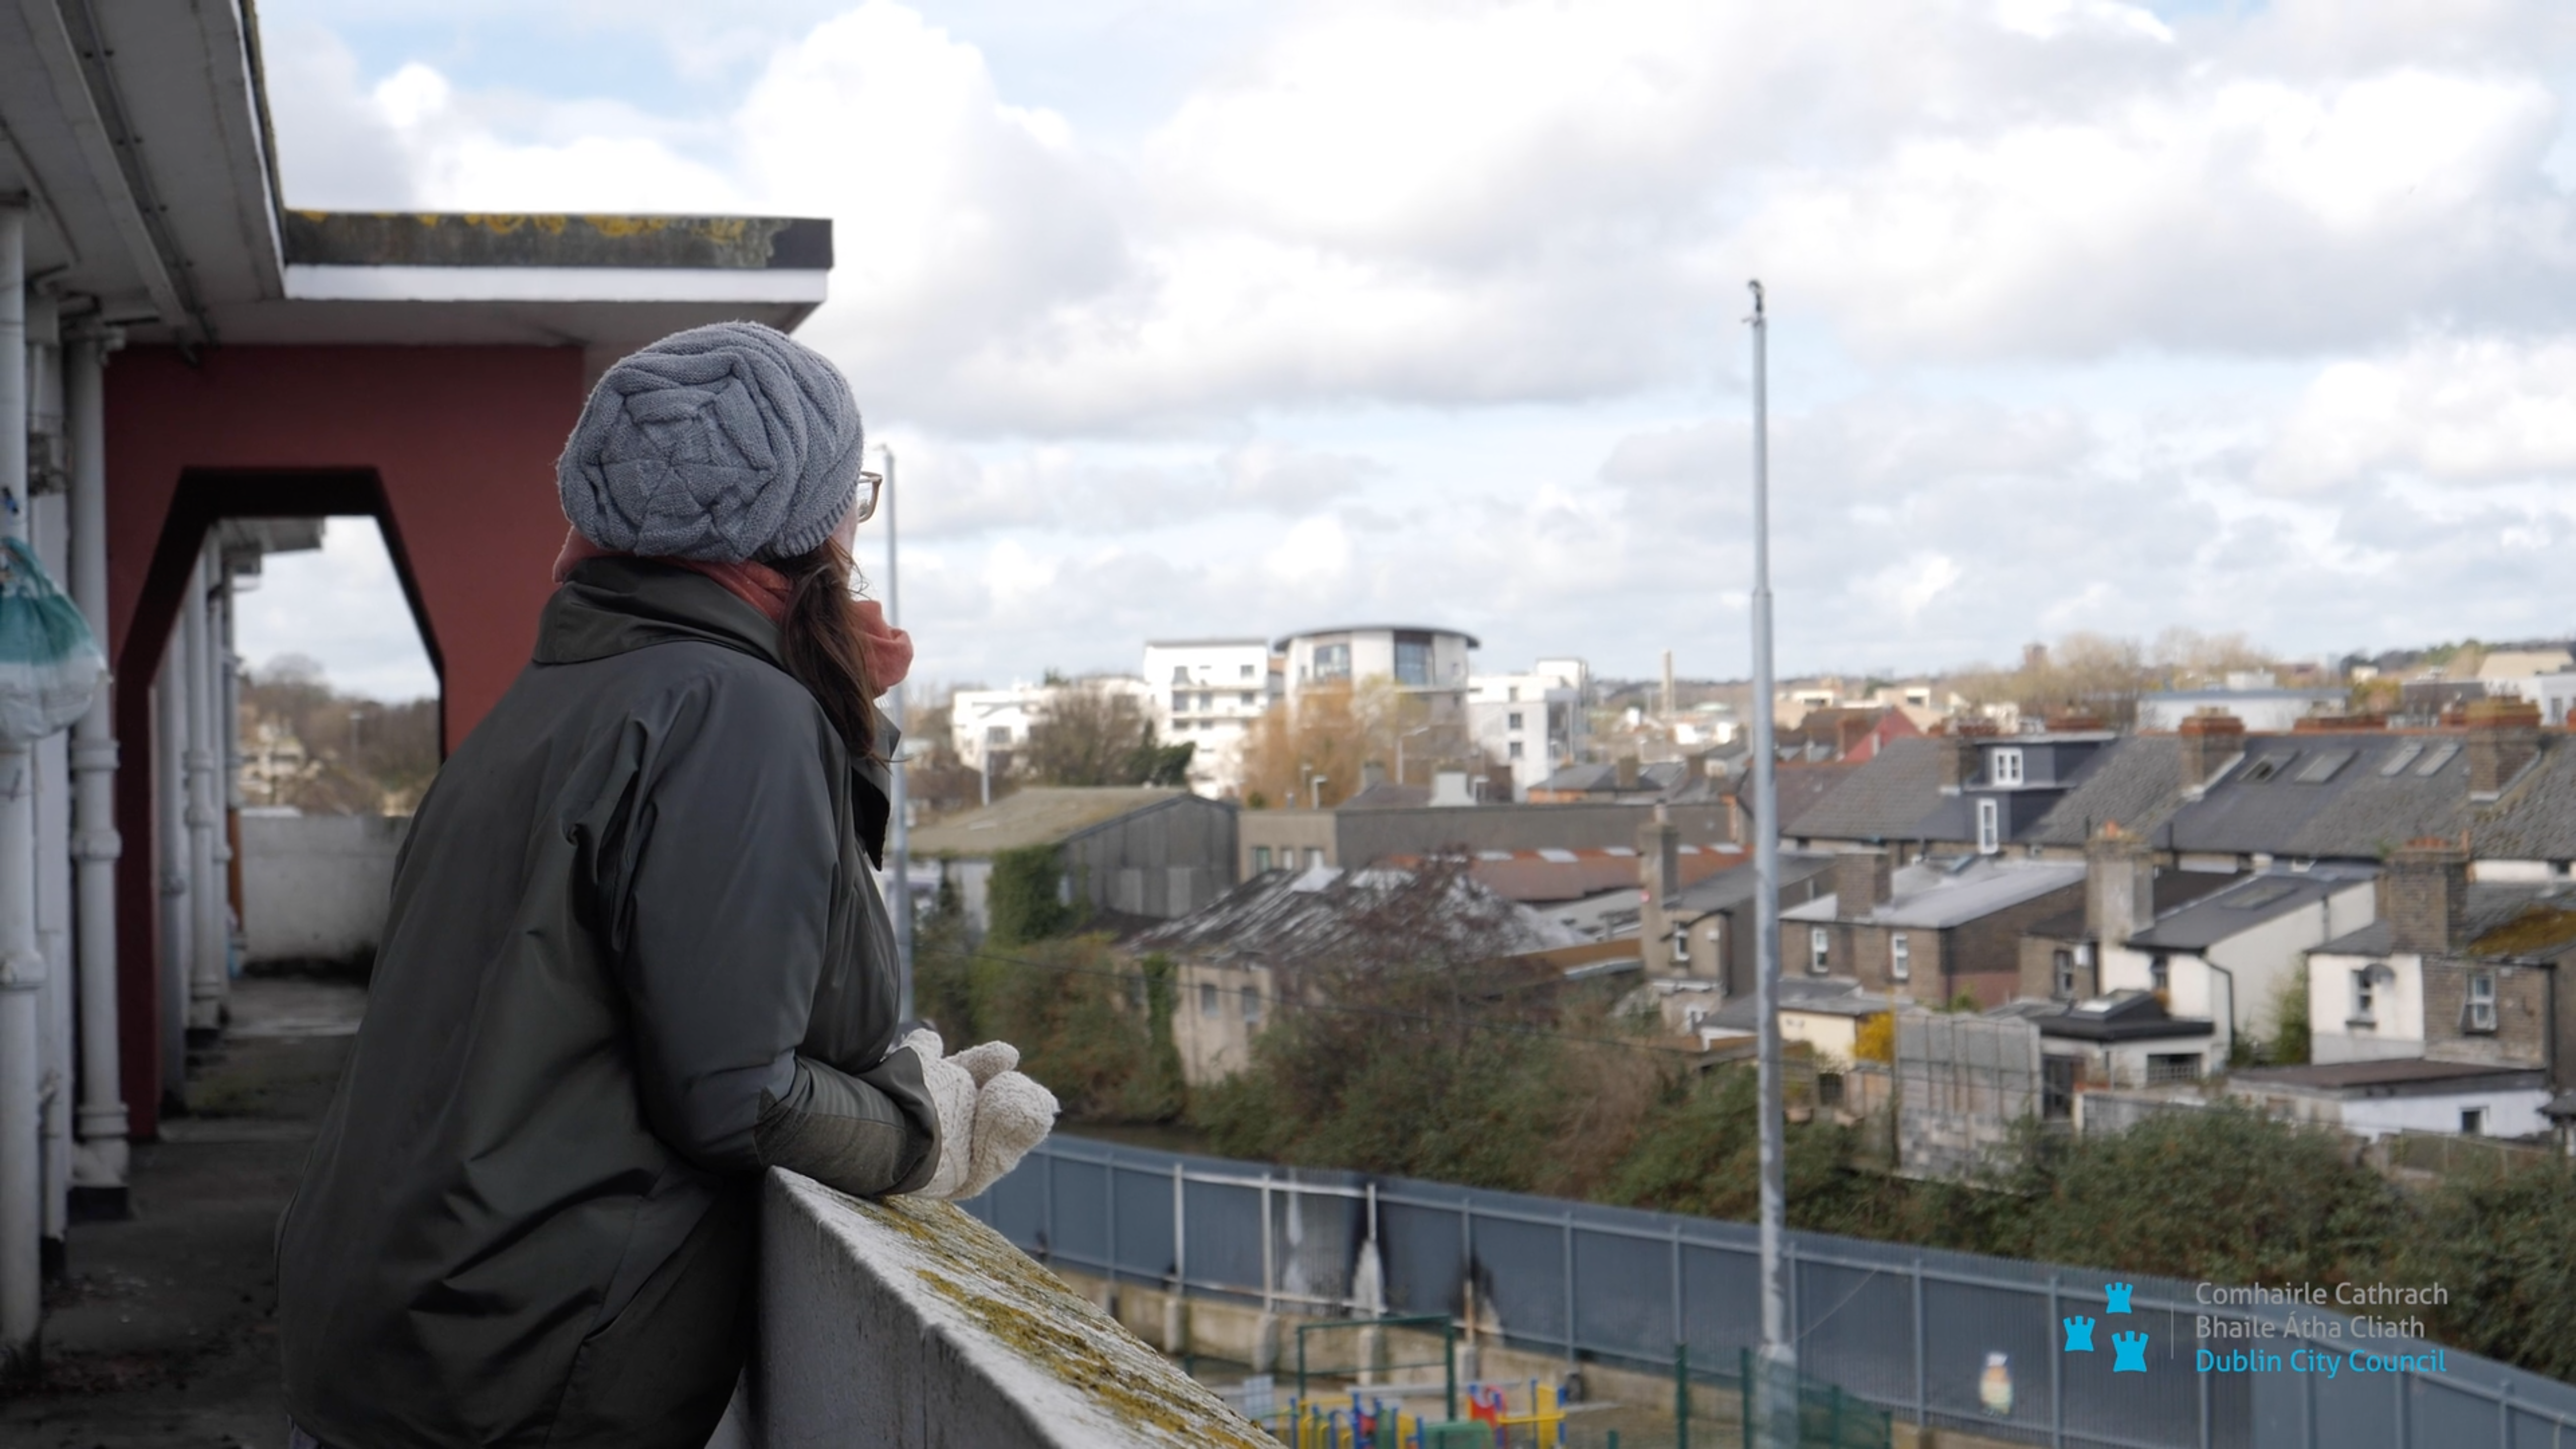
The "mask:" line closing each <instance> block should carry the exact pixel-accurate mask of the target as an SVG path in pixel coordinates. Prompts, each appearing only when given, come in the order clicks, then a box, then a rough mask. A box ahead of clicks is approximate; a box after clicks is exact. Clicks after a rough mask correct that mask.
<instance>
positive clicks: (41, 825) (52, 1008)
mask: <svg viewBox="0 0 2576 1449" xmlns="http://www.w3.org/2000/svg"><path fill="white" fill-rule="evenodd" d="M47 320H48V321H51V320H52V319H50V318H48V319H47ZM44 340H45V343H46V345H44V346H42V347H33V348H29V349H28V356H29V358H30V359H31V361H32V363H33V365H34V366H36V367H39V368H42V369H43V372H42V374H41V376H40V377H39V379H38V380H37V381H36V382H34V383H32V384H31V386H34V387H35V388H36V390H37V395H38V396H39V397H41V398H44V399H45V400H46V402H47V403H48V404H49V405H50V410H51V413H52V416H51V417H50V418H48V419H47V420H46V422H47V424H48V425H49V426H48V428H47V429H46V431H47V432H48V441H49V442H50V443H51V444H52V446H53V462H54V465H55V467H54V469H53V470H51V471H50V472H49V476H48V478H47V479H46V482H45V484H44V485H42V486H43V487H44V488H45V491H44V492H43V493H41V494H39V495H38V496H37V497H36V498H35V500H34V503H33V509H32V513H31V516H30V519H29V522H30V524H31V529H30V531H31V532H32V533H33V534H34V535H35V541H36V556H37V557H38V558H40V559H42V560H44V564H45V572H46V573H48V574H51V575H52V576H53V577H54V579H55V580H56V581H57V583H59V582H60V581H61V579H62V578H63V576H64V574H65V572H66V571H67V564H68V562H69V560H68V559H67V558H66V557H65V549H64V543H65V534H66V533H67V532H68V529H69V523H70V518H69V514H70V509H69V506H68V505H69V500H68V499H66V498H65V497H64V496H63V488H62V484H63V475H62V474H61V472H60V471H59V469H60V462H61V456H62V455H61V451H60V449H61V439H62V434H63V418H62V397H63V351H62V345H61V343H62V337H61V333H60V331H59V329H58V328H48V329H47V336H46V337H45V339H44ZM35 756H36V948H37V950H38V951H39V952H41V953H42V954H43V956H44V958H45V991H44V1011H43V1016H42V1030H43V1032H44V1038H45V1051H44V1057H43V1072H44V1081H43V1088H42V1090H43V1093H44V1114H45V1127H44V1159H43V1161H44V1183H45V1206H44V1213H45V1252H46V1260H45V1262H46V1268H47V1271H48V1272H59V1271H60V1268H61V1262H62V1260H61V1257H60V1254H61V1252H62V1246H63V1234H64V1231H65V1229H66V1227H67V1226H68V1224H69V1222H70V1219H71V1167H72V1070H73V1063H72V993H73V991H74V989H75V987H76V986H77V984H78V982H77V978H76V977H75V976H74V974H73V971H72V771H71V739H70V737H69V736H67V735H65V734H62V733H59V732H58V733H55V734H50V735H47V736H45V737H44V738H43V739H42V740H39V741H37V742H36V746H35Z"/></svg>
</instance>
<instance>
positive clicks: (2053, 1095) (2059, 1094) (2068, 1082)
mask: <svg viewBox="0 0 2576 1449" xmlns="http://www.w3.org/2000/svg"><path fill="white" fill-rule="evenodd" d="M2082 1066H2083V1063H2081V1062H2079V1061H2077V1060H2076V1059H2075V1058H2073V1057H2042V1058H2040V1059H2039V1081H2040V1099H2039V1103H2040V1105H2039V1115H2040V1116H2041V1117H2042V1118H2044V1119H2045V1120H2048V1121H2051V1122H2064V1121H2067V1120H2069V1119H2071V1118H2073V1117H2074V1115H2075V1080H2076V1075H2077V1072H2078V1071H2079V1070H2080V1069H2081V1068H2082Z"/></svg>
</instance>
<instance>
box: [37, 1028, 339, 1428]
mask: <svg viewBox="0 0 2576 1449" xmlns="http://www.w3.org/2000/svg"><path fill="white" fill-rule="evenodd" d="M365 1000H366V998H365V993H364V992H363V991H361V990H360V989H359V988H358V987H356V986H354V985H350V984H346V983H343V982H336V981H326V980H316V979H312V978H300V977H281V978H265V977H248V978H245V979H243V980H241V981H237V982H235V983H234V985H233V998H232V1007H231V1011H232V1022H231V1026H230V1029H229V1030H228V1031H227V1032H226V1034H225V1037H224V1040H223V1042H222V1043H221V1044H220V1045H219V1046H216V1047H214V1048H212V1049H209V1050H207V1051H204V1052H200V1053H195V1054H193V1055H194V1070H193V1071H192V1072H191V1076H190V1081H189V1088H188V1095H189V1101H190V1106H191V1112H190V1115H188V1116H186V1117H179V1118H173V1119H169V1120H167V1121H165V1122H164V1123H163V1124H162V1127H163V1130H162V1140H161V1141H159V1142H157V1143H151V1144H145V1145H138V1146H137V1147H136V1148H135V1151H134V1165H133V1170H132V1173H131V1177H130V1181H131V1185H132V1198H133V1205H134V1213H133V1217H132V1218H131V1219H130V1220H128V1221H125V1222H121V1223H85V1224H75V1225H74V1226H73V1227H72V1229H71V1231H70V1233H69V1235H68V1239H67V1242H66V1255H65V1256H66V1259H67V1271H66V1273H65V1276H64V1279H63V1281H62V1282H61V1283H60V1284H59V1285H57V1286H56V1287H55V1288H53V1289H52V1290H51V1291H49V1292H48V1294H47V1296H46V1303H45V1326H44V1377H43V1381H42V1382H41V1383H38V1384H36V1385H33V1386H31V1387H29V1388H26V1389H22V1390H20V1391H19V1392H17V1393H16V1394H14V1395H12V1396H10V1397H8V1398H6V1399H0V1444H6V1445H12V1446H17V1445H24V1446H27V1449H177V1446H181V1445H185V1446H189V1449H206V1446H215V1445H221V1446H235V1445H240V1446H256V1449H275V1446H279V1445H282V1444H284V1443H285V1440H286V1419H285V1410H284V1409H283V1408H282V1407H281V1405H280V1402H279V1394H278V1370H277V1324H276V1305H277V1275H276V1273H275V1271H274V1268H273V1264H272V1261H271V1249H270V1243H271V1240H272V1234H273V1233H274V1232H275V1230H276V1227H277V1215H278V1213H279V1212H280V1211H281V1210H283V1209H284V1207H285V1206H286V1200H287V1197H288V1195H289V1194H291V1193H292V1192H293V1191H294V1189H295V1183H296V1180H297V1178H298V1177H299V1176H300V1175H301V1174H302V1172H303V1168H304V1154H305V1149H306V1147H307V1145H308V1144H309V1143H310V1142H311V1141H312V1137H313V1130H314V1124H315V1123H316V1122H317V1121H318V1120H319V1119H320V1117H321V1115H322V1111H323V1109H324V1108H325V1107H326V1106H327V1105H328V1104H329V1101H330V1097H331V1089H332V1087H333V1086H334V1085H335V1084H336V1083H337V1082H338V1080H339V1076H340V1066H341V1063H342V1062H343V1061H344V1060H346V1058H347V1056H348V1051H349V1044H350V1040H351V1037H352V1035H353V1034H354V1033H355V1032H356V1030H357V1023H358V1014H359V1012H360V1010H361V1009H362V1008H363V1007H364V1005H365Z"/></svg>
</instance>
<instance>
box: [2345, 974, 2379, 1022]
mask: <svg viewBox="0 0 2576 1449" xmlns="http://www.w3.org/2000/svg"><path fill="white" fill-rule="evenodd" d="M2372 969H2373V968H2371V967H2368V966H2364V967H2363V968H2361V969H2360V970H2358V971H2355V972H2354V973H2352V1020H2351V1022H2350V1023H2348V1024H2349V1025H2352V1026H2373V1025H2376V1024H2377V1023H2378V1021H2379V1014H2378V1008H2379V983H2378V982H2376V981H2374V980H2372V979H2371V974H2370V973H2371V971H2372Z"/></svg>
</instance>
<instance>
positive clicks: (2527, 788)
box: [2469, 734, 2576, 860]
mask: <svg viewBox="0 0 2576 1449" xmlns="http://www.w3.org/2000/svg"><path fill="white" fill-rule="evenodd" d="M2469 840H2470V844H2471V848H2472V849H2473V850H2474V851H2475V852H2476V855H2477V858H2478V859H2480V860H2576V736H2569V735H2563V734H2562V735H2544V736H2542V745H2541V754H2540V759H2539V761H2538V762H2537V763H2535V764H2534V765H2532V767H2531V768H2529V769H2527V770H2525V771H2523V772H2522V774H2521V776H2520V777H2518V778H2516V779H2514V780H2512V781H2510V782H2508V783H2507V784H2506V787H2505V791H2504V796H2503V798H2502V799H2500V800H2497V801H2496V802H2495V803H2494V804H2492V805H2489V806H2487V807H2485V808H2484V809H2482V810H2479V811H2477V812H2476V814H2475V816H2474V818H2472V820H2471V821H2470V823H2469Z"/></svg>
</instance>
